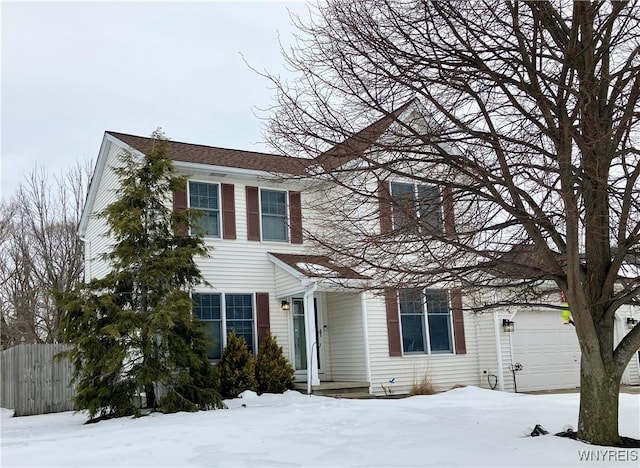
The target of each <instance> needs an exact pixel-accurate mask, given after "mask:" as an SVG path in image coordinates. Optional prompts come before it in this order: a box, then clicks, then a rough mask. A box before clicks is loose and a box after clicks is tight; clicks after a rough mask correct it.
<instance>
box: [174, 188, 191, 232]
mask: <svg viewBox="0 0 640 468" xmlns="http://www.w3.org/2000/svg"><path fill="white" fill-rule="evenodd" d="M188 207H189V204H188V202H187V189H186V188H179V189H176V190H174V192H173V211H176V212H180V211H186V210H187V208H188ZM188 228H189V227H188V225H187V224H186V223H181V224H180V225H178V227H177V228H176V234H177V235H179V236H186V235H188V233H189V229H188Z"/></svg>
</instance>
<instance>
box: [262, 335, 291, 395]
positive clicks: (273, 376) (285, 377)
mask: <svg viewBox="0 0 640 468" xmlns="http://www.w3.org/2000/svg"><path fill="white" fill-rule="evenodd" d="M293 374H294V370H293V367H291V364H289V361H287V359H286V358H285V357H284V353H283V352H282V346H279V345H278V342H277V341H276V339H275V337H274V336H273V335H272V334H271V332H269V334H268V335H267V336H266V337H265V338H264V340H262V343H261V344H260V348H259V349H258V356H257V357H256V380H257V381H258V394H262V393H284V392H285V391H286V390H287V389H289V388H290V387H291V384H292V383H293Z"/></svg>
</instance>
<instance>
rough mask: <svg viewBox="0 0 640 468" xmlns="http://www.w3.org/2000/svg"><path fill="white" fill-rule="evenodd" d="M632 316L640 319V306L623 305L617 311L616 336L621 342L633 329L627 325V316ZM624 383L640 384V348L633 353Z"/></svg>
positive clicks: (624, 376)
mask: <svg viewBox="0 0 640 468" xmlns="http://www.w3.org/2000/svg"><path fill="white" fill-rule="evenodd" d="M628 317H632V318H635V319H636V320H638V321H640V307H634V306H623V307H621V308H620V310H619V311H618V313H617V317H616V319H617V323H616V336H617V337H619V338H618V339H617V340H616V343H617V342H619V340H620V339H621V337H622V336H625V335H626V334H627V333H629V332H630V331H631V330H629V328H628V327H627V318H628ZM622 383H623V384H625V385H640V350H638V352H637V353H635V354H634V355H633V357H632V358H631V360H630V361H629V364H628V365H627V368H626V369H625V371H624V374H623V375H622Z"/></svg>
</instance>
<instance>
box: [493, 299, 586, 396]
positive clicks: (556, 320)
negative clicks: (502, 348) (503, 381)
mask: <svg viewBox="0 0 640 468" xmlns="http://www.w3.org/2000/svg"><path fill="white" fill-rule="evenodd" d="M513 321H514V323H515V331H514V332H513V333H512V340H513V362H519V363H520V364H522V366H523V369H522V370H521V371H520V372H518V373H517V374H516V379H517V380H516V381H517V384H518V391H519V392H520V391H523V392H524V391H533V390H553V389H561V388H575V387H579V386H580V346H579V345H578V338H577V336H576V331H575V328H574V327H573V325H565V324H564V323H563V322H562V316H561V313H560V312H559V311H545V312H537V311H526V312H525V311H521V312H518V314H516V316H515V317H514V319H513ZM509 377H511V376H509ZM505 378H508V377H507V376H505Z"/></svg>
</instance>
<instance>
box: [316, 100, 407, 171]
mask: <svg viewBox="0 0 640 468" xmlns="http://www.w3.org/2000/svg"><path fill="white" fill-rule="evenodd" d="M414 102H415V100H414V99H412V100H410V101H408V102H406V103H405V104H403V105H402V106H400V107H398V108H397V109H395V110H393V111H391V112H390V113H388V114H386V115H385V116H384V117H382V118H381V119H378V120H376V121H375V122H373V123H372V124H371V125H368V126H367V127H365V128H363V129H362V130H360V131H359V132H357V133H354V134H353V135H351V136H350V137H349V138H347V139H346V140H344V141H343V142H342V143H338V144H337V145H335V146H334V147H332V148H331V149H329V150H327V151H325V152H324V153H322V154H321V155H319V156H318V157H316V158H315V159H314V160H313V161H314V163H315V164H320V165H322V167H323V168H324V170H325V171H326V172H331V171H332V170H334V169H337V168H338V167H340V166H342V165H343V164H346V163H348V162H350V161H353V160H354V159H357V158H359V157H361V156H362V155H363V154H364V152H365V151H366V149H367V148H369V147H371V146H372V145H373V144H375V143H376V142H377V141H378V140H379V139H380V137H381V136H382V134H384V132H386V131H387V130H388V129H389V127H390V126H391V124H392V123H393V122H395V121H397V120H398V118H399V117H400V116H401V115H402V114H403V113H404V112H405V111H406V110H407V109H408V108H409V106H410V105H411V104H413V103H414Z"/></svg>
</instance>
